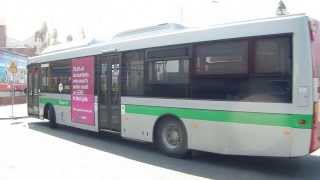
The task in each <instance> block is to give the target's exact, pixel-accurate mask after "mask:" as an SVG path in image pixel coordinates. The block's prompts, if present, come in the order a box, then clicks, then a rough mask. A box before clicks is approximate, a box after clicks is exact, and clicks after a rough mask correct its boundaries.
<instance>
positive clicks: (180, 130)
mask: <svg viewBox="0 0 320 180" xmlns="http://www.w3.org/2000/svg"><path fill="white" fill-rule="evenodd" d="M155 135H156V139H155V141H156V145H157V147H158V148H159V150H160V151H161V152H163V153H165V154H167V155H168V156H172V157H178V158H184V157H186V156H187V155H188V154H189V151H188V139H187V133H186V130H185V127H184V125H183V124H182V123H181V122H180V121H179V120H177V119H176V118H173V117H166V118H165V119H162V121H161V122H160V124H158V126H157V128H156V134H155Z"/></svg>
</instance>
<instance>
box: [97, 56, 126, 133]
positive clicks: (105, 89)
mask: <svg viewBox="0 0 320 180" xmlns="http://www.w3.org/2000/svg"><path fill="white" fill-rule="evenodd" d="M120 59H121V56H120V54H108V55H102V56H100V57H99V59H98V68H99V70H98V78H99V81H98V82H99V85H98V88H99V95H98V101H99V106H98V107H99V116H98V118H99V129H100V130H107V131H116V132H120V130H121V124H120V123H121V122H120V121H121V116H120Z"/></svg>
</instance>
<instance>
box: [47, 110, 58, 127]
mask: <svg viewBox="0 0 320 180" xmlns="http://www.w3.org/2000/svg"><path fill="white" fill-rule="evenodd" d="M47 117H48V120H49V126H50V127H51V128H57V123H56V113H55V111H54V108H53V107H52V106H49V107H48V108H47Z"/></svg>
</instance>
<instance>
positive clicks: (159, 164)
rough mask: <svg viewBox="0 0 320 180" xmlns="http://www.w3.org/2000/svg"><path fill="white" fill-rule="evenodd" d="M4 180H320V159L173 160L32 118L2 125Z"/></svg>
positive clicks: (0, 179)
mask: <svg viewBox="0 0 320 180" xmlns="http://www.w3.org/2000/svg"><path fill="white" fill-rule="evenodd" d="M0 143H1V145H0V180H7V179H10V180H11V179H17V180H22V179H32V180H38V179H39V180H43V179H45V180H51V179H52V180H57V179H59V180H60V179H77V180H82V179H83V180H89V179H90V180H96V179H101V180H102V179H104V180H105V179H111V180H114V179H140V180H142V179H147V180H150V179H152V180H154V179H161V180H165V179H174V180H176V179H206V178H207V179H218V180H228V179H236V180H241V179H243V180H253V179H268V180H270V179H288V180H289V179H290V180H295V179H303V180H313V179H314V180H318V179H320V157H318V156H317V154H320V151H319V152H316V153H315V154H314V155H311V156H306V157H302V158H295V159H288V158H255V157H236V156H222V155H215V154H208V153H196V155H194V157H193V158H192V159H175V158H169V157H167V156H164V155H162V154H160V153H158V152H157V151H156V150H155V149H154V148H153V147H152V146H151V145H148V144H142V143H136V142H131V141H127V140H123V139H120V138H118V137H115V136H111V135H100V136H98V135H97V134H94V133H89V132H85V131H81V130H76V129H71V128H67V127H60V128H59V129H56V130H53V129H50V128H49V127H48V123H47V122H45V121H42V120H37V119H33V118H25V119H18V120H0Z"/></svg>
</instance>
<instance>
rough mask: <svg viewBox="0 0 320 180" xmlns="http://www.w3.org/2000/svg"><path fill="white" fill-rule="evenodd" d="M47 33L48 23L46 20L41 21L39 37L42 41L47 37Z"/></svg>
mask: <svg viewBox="0 0 320 180" xmlns="http://www.w3.org/2000/svg"><path fill="white" fill-rule="evenodd" d="M47 33H48V25H47V22H43V23H42V27H41V29H40V39H41V41H42V42H44V41H45V40H46V38H47V35H48V34H47Z"/></svg>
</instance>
